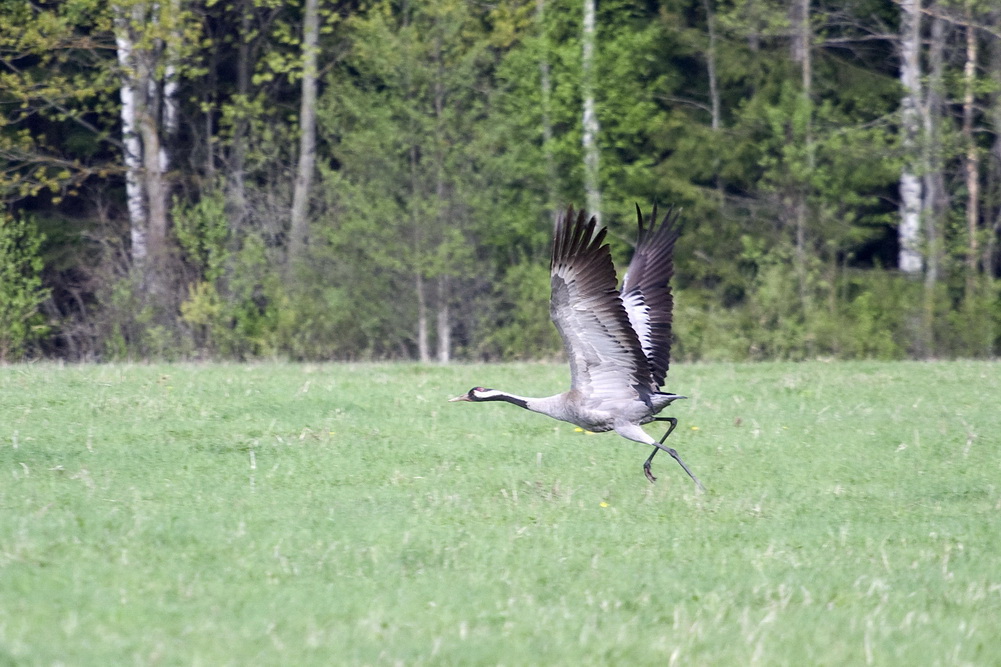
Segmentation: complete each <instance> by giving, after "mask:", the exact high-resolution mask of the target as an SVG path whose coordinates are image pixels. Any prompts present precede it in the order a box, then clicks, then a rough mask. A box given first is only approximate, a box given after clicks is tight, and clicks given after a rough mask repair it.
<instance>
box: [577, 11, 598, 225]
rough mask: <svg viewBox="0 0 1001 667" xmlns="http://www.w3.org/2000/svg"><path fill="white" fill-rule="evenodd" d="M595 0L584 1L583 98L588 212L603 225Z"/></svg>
mask: <svg viewBox="0 0 1001 667" xmlns="http://www.w3.org/2000/svg"><path fill="white" fill-rule="evenodd" d="M595 3H596V0H584V20H583V26H582V31H581V96H582V98H583V99H582V102H583V107H584V108H583V113H582V120H581V124H582V130H583V135H582V142H583V146H584V191H585V197H586V201H587V210H588V213H589V214H591V215H594V216H595V217H597V218H598V222H599V223H600V222H601V185H600V182H599V171H598V169H599V149H598V133H599V132H600V130H601V128H600V126H599V123H598V112H597V110H596V108H595V101H594V87H595V86H594V82H595V74H594V70H595V66H594V49H595V41H596V38H597V37H596V35H595V32H596V27H595Z"/></svg>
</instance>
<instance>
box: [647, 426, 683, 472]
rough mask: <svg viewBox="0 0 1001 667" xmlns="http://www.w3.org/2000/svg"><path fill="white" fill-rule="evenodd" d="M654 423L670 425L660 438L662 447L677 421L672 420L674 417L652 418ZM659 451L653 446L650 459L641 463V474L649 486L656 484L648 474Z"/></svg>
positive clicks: (658, 448)
mask: <svg viewBox="0 0 1001 667" xmlns="http://www.w3.org/2000/svg"><path fill="white" fill-rule="evenodd" d="M654 421H655V422H668V423H670V424H671V426H670V427H668V429H667V433H665V434H664V435H663V437H661V439H660V444H662V445H663V444H664V441H665V440H667V436H669V435H671V431H673V430H674V429H676V428H677V427H678V420H677V419H676V418H674V417H654ZM660 449H661V448H660V447H656V446H655V447H654V448H653V452H652V453H651V454H650V457H649V458H648V459H647V460H646V461H645V462H644V463H643V474H644V475H646V478H647V479H648V480H650V483H651V484H653V483H654V482H656V481H657V478H656V477H654V476H653V473H652V472H650V463H651V462H652V461H653V457H655V456H657V452H659V451H660ZM689 474H691V473H689Z"/></svg>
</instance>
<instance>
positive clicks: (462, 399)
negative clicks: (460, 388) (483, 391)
mask: <svg viewBox="0 0 1001 667" xmlns="http://www.w3.org/2000/svg"><path fill="white" fill-rule="evenodd" d="M468 400H469V394H463V395H462V396H456V397H455V398H450V399H448V402H449V403H455V402H456V401H468Z"/></svg>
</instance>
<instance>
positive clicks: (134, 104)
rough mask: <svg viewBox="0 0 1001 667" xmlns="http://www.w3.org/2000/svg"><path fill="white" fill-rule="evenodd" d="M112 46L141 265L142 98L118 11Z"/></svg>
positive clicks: (132, 226) (136, 257) (144, 234)
mask: <svg viewBox="0 0 1001 667" xmlns="http://www.w3.org/2000/svg"><path fill="white" fill-rule="evenodd" d="M115 46H116V49H117V52H118V65H119V67H120V68H121V71H122V83H121V88H120V90H119V94H120V97H121V101H122V109H121V118H122V143H123V145H124V146H125V154H124V155H123V156H122V161H123V162H124V163H125V200H126V205H127V207H128V212H129V236H130V239H131V246H132V247H131V257H132V263H133V264H135V265H139V264H142V263H143V262H144V261H145V259H146V257H147V255H148V254H149V248H148V241H147V238H148V231H147V220H146V201H145V197H144V195H143V186H142V140H141V139H140V136H139V115H140V113H141V111H140V105H141V104H142V96H141V95H140V90H141V87H140V85H139V82H138V81H137V80H136V77H137V74H138V71H137V67H136V63H135V45H134V43H133V41H132V36H131V34H130V31H129V22H128V20H127V19H126V18H125V16H124V15H123V12H122V10H121V8H117V9H116V12H115Z"/></svg>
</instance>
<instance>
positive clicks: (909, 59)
mask: <svg viewBox="0 0 1001 667" xmlns="http://www.w3.org/2000/svg"><path fill="white" fill-rule="evenodd" d="M900 11H901V17H900V18H901V20H900V50H901V63H900V83H901V84H902V85H903V88H904V96H903V98H902V99H901V101H900V122H901V129H902V132H903V141H902V144H903V149H904V153H905V154H906V156H907V157H906V159H905V162H904V167H903V170H902V171H901V174H900V226H899V227H898V230H897V236H898V239H899V242H900V254H899V256H898V260H897V265H898V267H899V269H900V270H901V271H902V272H903V273H906V274H908V275H918V274H920V273H921V269H922V265H923V262H922V256H921V206H922V198H923V190H922V184H921V177H920V176H919V174H918V167H919V164H920V158H919V152H920V151H919V145H918V136H919V134H920V126H921V111H920V105H921V98H922V94H921V61H920V49H921V0H901V2H900Z"/></svg>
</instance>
